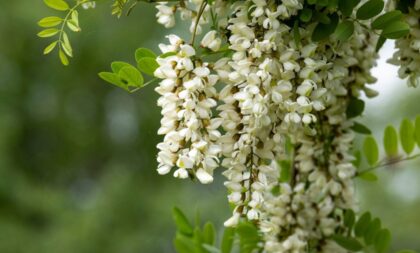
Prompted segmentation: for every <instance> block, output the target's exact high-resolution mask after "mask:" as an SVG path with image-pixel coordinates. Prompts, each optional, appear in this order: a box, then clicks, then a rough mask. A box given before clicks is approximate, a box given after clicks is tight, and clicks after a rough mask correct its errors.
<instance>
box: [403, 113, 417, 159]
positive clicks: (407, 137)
mask: <svg viewBox="0 0 420 253" xmlns="http://www.w3.org/2000/svg"><path fill="white" fill-rule="evenodd" d="M400 140H401V146H402V148H403V150H404V151H405V153H407V154H408V155H409V154H410V153H411V152H413V150H414V147H415V145H416V142H415V140H414V124H413V122H411V120H409V119H404V120H403V121H402V122H401V125H400Z"/></svg>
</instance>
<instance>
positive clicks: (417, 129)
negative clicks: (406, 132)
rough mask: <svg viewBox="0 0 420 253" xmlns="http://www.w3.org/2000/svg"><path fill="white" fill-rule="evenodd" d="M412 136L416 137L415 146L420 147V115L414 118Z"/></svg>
mask: <svg viewBox="0 0 420 253" xmlns="http://www.w3.org/2000/svg"><path fill="white" fill-rule="evenodd" d="M414 136H415V137H416V142H417V145H418V146H419V147H420V115H419V116H417V117H416V121H415V124H414Z"/></svg>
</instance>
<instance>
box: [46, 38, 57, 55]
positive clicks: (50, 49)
mask: <svg viewBox="0 0 420 253" xmlns="http://www.w3.org/2000/svg"><path fill="white" fill-rule="evenodd" d="M57 43H58V41H54V42H52V43H51V44H49V45H48V46H47V47H46V48H45V49H44V54H49V53H51V52H52V51H53V50H54V48H55V47H56V46H57Z"/></svg>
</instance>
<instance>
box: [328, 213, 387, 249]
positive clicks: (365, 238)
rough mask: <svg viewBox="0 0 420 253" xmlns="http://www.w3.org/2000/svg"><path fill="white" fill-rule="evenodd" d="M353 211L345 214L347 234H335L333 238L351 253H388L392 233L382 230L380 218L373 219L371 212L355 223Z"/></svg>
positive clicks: (364, 214)
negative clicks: (360, 252) (361, 252)
mask: <svg viewBox="0 0 420 253" xmlns="http://www.w3.org/2000/svg"><path fill="white" fill-rule="evenodd" d="M355 220H356V219H355V215H354V213H353V211H351V210H346V211H345V213H344V225H345V227H346V229H347V232H346V234H335V235H333V236H332V237H331V239H333V240H334V241H335V242H336V243H337V244H338V245H340V246H341V247H343V248H344V249H347V250H348V251H351V252H358V251H364V252H374V253H385V252H387V250H388V248H389V246H390V243H391V232H390V231H389V230H388V229H386V228H382V222H381V220H380V219H379V218H373V217H372V215H371V214H370V212H365V213H363V214H362V215H361V216H360V217H359V218H358V219H357V221H356V225H355V226H353V224H354V222H355Z"/></svg>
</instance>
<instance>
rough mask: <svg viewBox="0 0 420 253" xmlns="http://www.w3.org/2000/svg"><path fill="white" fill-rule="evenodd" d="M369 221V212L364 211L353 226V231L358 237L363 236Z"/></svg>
mask: <svg viewBox="0 0 420 253" xmlns="http://www.w3.org/2000/svg"><path fill="white" fill-rule="evenodd" d="M370 221H371V214H370V213H369V212H366V213H364V214H363V215H362V216H361V217H360V218H359V220H358V221H357V222H356V226H355V227H354V233H355V234H356V236H358V237H363V235H364V234H365V232H366V229H367V228H368V226H369V224H370Z"/></svg>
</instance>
